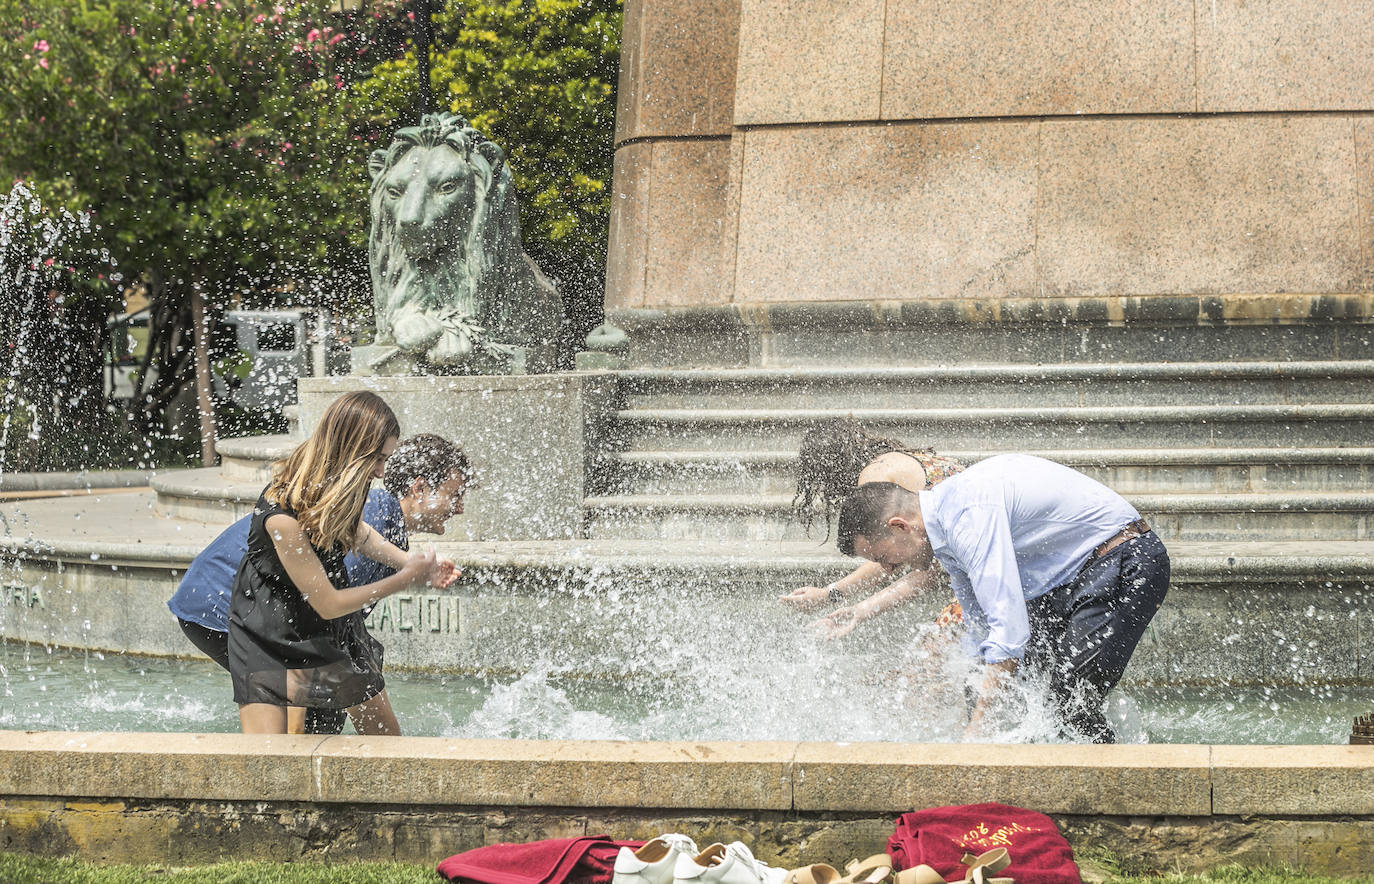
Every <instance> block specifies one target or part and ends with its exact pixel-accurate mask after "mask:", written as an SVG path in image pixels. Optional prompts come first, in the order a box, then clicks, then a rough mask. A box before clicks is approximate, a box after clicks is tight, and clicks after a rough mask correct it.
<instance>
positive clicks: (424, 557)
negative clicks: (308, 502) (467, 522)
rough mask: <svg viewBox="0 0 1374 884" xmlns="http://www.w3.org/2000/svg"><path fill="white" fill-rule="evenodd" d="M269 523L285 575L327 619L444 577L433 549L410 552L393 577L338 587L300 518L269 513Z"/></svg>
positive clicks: (311, 605)
mask: <svg viewBox="0 0 1374 884" xmlns="http://www.w3.org/2000/svg"><path fill="white" fill-rule="evenodd" d="M266 527H267V532H268V535H269V536H270V537H271V538H272V546H273V547H275V548H276V550H277V557H278V558H279V559H281V564H282V567H283V568H284V569H286V576H287V577H289V578H291V582H292V583H293V584H295V586H296V589H298V590H299V591H300V594H301V595H303V596H305V600H306V601H307V602H309V603H310V607H311V608H313V609H314V610H315V613H317V614H319V615H320V616H321V617H323V618H324V619H326V620H333V619H335V618H338V617H342V616H344V615H345V614H352V613H353V612H354V611H361V610H362V609H363V608H365V607H367V606H368V605H370V604H372V603H373V602H375V601H377V600H378V599H380V598H385V597H386V596H389V595H394V594H395V593H398V592H401V591H402V590H405V589H408V588H410V587H411V586H414V585H416V584H424V583H427V582H431V581H435V580H438V581H442V580H444V576H443V568H442V566H441V565H440V563H439V562H438V560H437V559H436V558H435V556H434V554H433V553H432V552H429V553H411V554H410V555H409V556H407V557H406V558H405V560H404V561H403V562H402V567H401V568H400V569H399V570H398V571H397V572H396V573H395V574H392V575H391V576H390V577H386V578H384V579H382V580H378V581H377V582H375V583H368V584H365V585H363V586H350V587H347V588H345V589H336V588H335V587H334V584H332V583H330V582H329V575H327V574H325V572H324V565H323V564H321V563H320V558H319V556H317V555H315V551H314V550H313V549H311V547H310V542H309V541H308V540H306V537H305V532H304V531H302V530H301V526H300V523H299V522H297V521H296V520H295V519H293V518H291V517H290V516H286V515H281V514H278V515H273V516H268V517H267V525H266ZM379 539H380V538H379ZM381 542H382V543H385V542H386V541H381ZM450 567H451V566H450Z"/></svg>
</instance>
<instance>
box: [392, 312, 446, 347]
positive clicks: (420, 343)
mask: <svg viewBox="0 0 1374 884" xmlns="http://www.w3.org/2000/svg"><path fill="white" fill-rule="evenodd" d="M391 333H392V334H393V335H394V336H395V337H396V346H398V347H400V348H401V349H402V350H413V351H421V350H427V349H429V348H430V347H433V346H434V344H435V342H436V341H438V340H439V336H440V335H442V334H443V333H444V327H443V326H442V325H440V324H439V320H437V319H435V318H434V317H433V316H430V315H428V314H426V313H408V314H405V315H404V316H398V317H395V320H394V324H393V325H392V327H391Z"/></svg>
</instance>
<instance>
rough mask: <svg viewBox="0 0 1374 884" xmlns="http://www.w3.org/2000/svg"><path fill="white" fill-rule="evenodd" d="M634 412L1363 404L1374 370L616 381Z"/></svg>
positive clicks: (756, 375) (981, 368)
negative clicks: (659, 409)
mask: <svg viewBox="0 0 1374 884" xmlns="http://www.w3.org/2000/svg"><path fill="white" fill-rule="evenodd" d="M617 378H618V379H619V381H620V387H621V392H622V394H623V395H624V396H625V401H626V405H627V406H629V407H631V408H692V407H697V408H719V407H731V408H749V407H764V408H886V407H891V406H894V405H900V406H902V407H905V408H939V407H948V406H950V405H953V404H958V405H961V406H968V407H975V408H996V407H1013V406H1022V405H1025V404H1026V403H1028V402H1033V403H1035V404H1036V405H1038V406H1042V407H1043V406H1080V405H1173V404H1179V403H1187V404H1191V405H1228V404H1240V403H1249V404H1260V403H1268V404H1278V403H1306V402H1367V401H1370V397H1371V381H1374V361H1371V360H1351V361H1344V362H1341V361H1315V362H1231V363H1227V362H1194V363H1114V364H1092V363H1083V364H1058V365H957V366H932V367H920V368H913V367H908V368H890V369H878V370H875V369H872V368H862V369H858V368H856V369H816V368H798V369H789V370H781V369H729V370H696V371H692V370H681V371H667V370H662V371H652V370H638V371H626V372H619V373H617Z"/></svg>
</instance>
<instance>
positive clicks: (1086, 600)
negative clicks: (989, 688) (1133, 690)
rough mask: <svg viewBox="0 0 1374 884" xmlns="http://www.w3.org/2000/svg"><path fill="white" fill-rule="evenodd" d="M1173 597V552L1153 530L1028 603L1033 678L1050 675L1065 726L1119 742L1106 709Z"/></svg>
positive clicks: (1095, 739) (1028, 651)
mask: <svg viewBox="0 0 1374 884" xmlns="http://www.w3.org/2000/svg"><path fill="white" fill-rule="evenodd" d="M1168 591H1169V553H1168V551H1167V550H1165V549H1164V544H1163V543H1161V542H1160V540H1159V538H1158V537H1156V536H1155V533H1154V532H1153V531H1151V532H1148V533H1146V534H1143V535H1141V536H1140V537H1136V538H1134V539H1132V540H1128V541H1126V542H1125V543H1123V544H1121V545H1120V546H1117V547H1116V548H1115V549H1112V550H1110V551H1108V552H1107V553H1106V554H1105V555H1103V556H1100V557H1099V558H1096V559H1093V560H1092V561H1090V562H1088V564H1087V565H1085V566H1084V568H1083V570H1082V571H1080V572H1078V576H1077V577H1075V578H1074V579H1073V580H1070V581H1069V582H1068V583H1065V584H1064V585H1063V586H1056V587H1055V588H1054V589H1052V590H1050V591H1049V592H1047V593H1045V594H1044V595H1042V596H1038V597H1036V598H1033V599H1031V600H1030V601H1028V602H1026V611H1027V613H1028V614H1029V615H1030V631H1031V634H1030V643H1029V644H1028V645H1027V646H1026V656H1025V661H1024V662H1025V665H1026V667H1027V669H1028V670H1029V674H1037V673H1038V674H1040V675H1042V676H1047V677H1048V681H1049V685H1050V691H1051V694H1052V697H1053V700H1054V702H1055V705H1056V707H1057V712H1058V714H1059V716H1060V718H1061V720H1062V721H1063V722H1064V723H1065V724H1067V725H1069V726H1071V727H1073V728H1074V729H1076V730H1077V731H1079V732H1080V733H1082V734H1083V735H1085V736H1087V737H1088V738H1089V739H1091V740H1092V741H1093V742H1094V743H1114V742H1116V734H1115V733H1114V732H1113V731H1112V728H1111V726H1110V725H1109V724H1107V718H1106V715H1105V714H1104V712H1103V703H1104V702H1105V700H1106V698H1107V693H1108V692H1109V691H1110V690H1111V689H1112V688H1113V687H1115V686H1116V683H1117V682H1118V681H1120V680H1121V674H1122V673H1123V672H1125V671H1126V664H1127V663H1129V662H1130V659H1131V654H1132V653H1134V652H1135V647H1136V645H1137V644H1139V643H1140V639H1141V637H1142V636H1144V635H1145V628H1146V627H1147V626H1149V625H1150V618H1151V617H1153V616H1154V615H1155V612H1156V611H1158V610H1159V606H1160V605H1161V604H1163V602H1164V595H1165V593H1167V592H1168Z"/></svg>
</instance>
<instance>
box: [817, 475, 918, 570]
mask: <svg viewBox="0 0 1374 884" xmlns="http://www.w3.org/2000/svg"><path fill="white" fill-rule="evenodd" d="M916 500H917V498H916V495H915V494H912V493H911V492H910V491H907V490H906V489H905V488H903V487H902V486H901V485H897V484H896V483H893V482H865V483H864V484H862V485H860V486H859V487H857V488H855V489H854V491H853V493H852V494H850V495H849V496H848V497H846V498H845V499H844V501H843V502H842V503H841V504H840V518H839V520H838V522H837V527H836V529H835V545H836V546H838V547H839V548H840V552H842V553H844V554H845V555H847V556H852V555H854V541H855V540H856V539H857V538H859V537H863V538H865V539H867V540H877V539H879V538H881V537H885V536H886V535H887V533H888V531H890V530H891V529H890V528H888V526H887V520H888V519H890V518H892V517H893V516H895V515H898V514H900V513H904V512H909V511H910V510H911V509H913V508H914V507H915V506H916V505H917V504H916Z"/></svg>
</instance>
